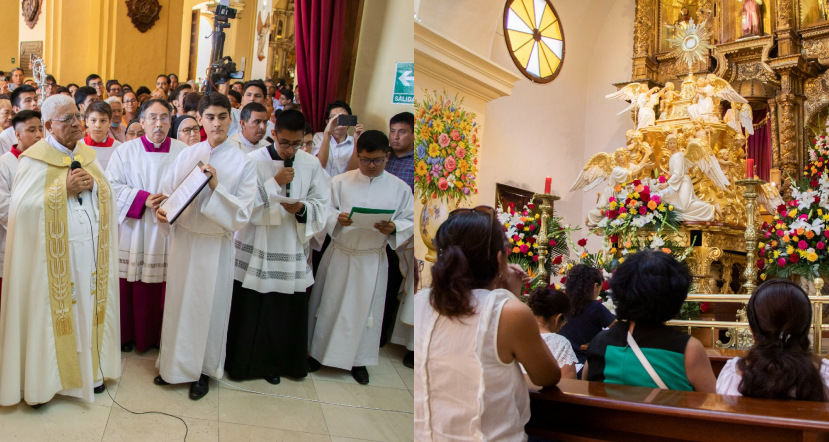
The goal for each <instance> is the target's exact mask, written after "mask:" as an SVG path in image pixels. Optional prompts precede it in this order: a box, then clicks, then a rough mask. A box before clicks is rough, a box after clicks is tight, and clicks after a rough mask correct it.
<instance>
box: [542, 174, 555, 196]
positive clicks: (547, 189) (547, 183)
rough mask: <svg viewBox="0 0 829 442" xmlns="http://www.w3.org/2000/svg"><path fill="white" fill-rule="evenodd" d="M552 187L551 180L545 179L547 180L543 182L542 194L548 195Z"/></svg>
mask: <svg viewBox="0 0 829 442" xmlns="http://www.w3.org/2000/svg"><path fill="white" fill-rule="evenodd" d="M552 186H553V179H552V178H550V177H547V179H545V180H544V193H550V191H551V190H552Z"/></svg>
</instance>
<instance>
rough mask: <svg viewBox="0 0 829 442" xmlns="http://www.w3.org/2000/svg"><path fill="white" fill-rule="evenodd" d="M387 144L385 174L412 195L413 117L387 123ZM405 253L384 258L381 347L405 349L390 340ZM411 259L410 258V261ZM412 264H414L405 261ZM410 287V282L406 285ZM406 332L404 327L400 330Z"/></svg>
mask: <svg viewBox="0 0 829 442" xmlns="http://www.w3.org/2000/svg"><path fill="white" fill-rule="evenodd" d="M389 144H391V155H389V160H388V161H387V162H386V172H388V173H390V174H392V175H394V176H396V177H398V178H400V179H401V180H403V181H404V182H406V184H408V185H409V187H411V188H412V192H414V114H413V113H411V112H401V113H399V114H397V115H395V116H393V117H392V118H391V120H389ZM405 253H408V252H407V247H406V245H403V246H402V247H401V248H400V249H399V250H397V251H395V250H392V248H391V247H389V246H386V257H387V258H388V260H389V276H388V280H387V285H386V306H385V311H384V313H383V330H382V333H381V335H380V346H381V347H382V346H384V345H385V344H386V342H388V341H389V340H392V341H393V342H394V341H397V342H394V343H396V344H402V345H406V344H408V341H409V339H403V340H402V341H401V340H400V339H393V338H392V334H393V332H394V331H395V324H396V323H397V322H399V321H397V314H398V310H399V307H400V300H399V299H398V295H399V294H400V291H401V290H400V288H401V287H400V285H401V284H402V283H403V281H404V280H403V274H402V273H401V272H400V256H399V254H405ZM412 258H413V257H412ZM408 261H411V262H413V261H414V260H413V259H411V260H408ZM406 283H407V284H411V281H406ZM403 327H404V328H405V326H403ZM409 328H411V327H409ZM403 364H404V365H406V366H408V367H410V368H411V367H413V366H414V353H413V352H411V351H410V352H409V354H408V355H407V356H406V358H404V360H403Z"/></svg>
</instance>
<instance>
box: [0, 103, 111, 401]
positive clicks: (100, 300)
mask: <svg viewBox="0 0 829 442" xmlns="http://www.w3.org/2000/svg"><path fill="white" fill-rule="evenodd" d="M43 123H44V126H45V128H46V129H47V131H48V132H49V134H50V135H48V136H47V137H46V139H44V140H40V141H39V142H37V143H36V144H35V145H33V146H32V147H30V148H29V149H27V150H26V152H24V153H22V154H21V155H20V163H19V166H18V169H17V174H16V176H15V183H14V192H13V194H12V199H11V204H10V207H9V223H8V226H9V231H8V236H7V240H6V256H5V262H4V266H3V273H4V274H3V288H2V293H3V296H4V297H6V299H5V300H4V302H3V308H4V314H3V320H2V322H0V329H1V330H0V335H1V336H2V337H3V346H2V347H1V348H0V352H2V354H0V361H1V362H0V363H2V364H3V365H2V368H0V373H2V376H0V405H4V406H8V405H13V404H16V403H18V402H19V401H20V400H21V398H22V399H23V400H25V401H26V403H28V404H29V405H33V406H38V405H40V404H43V403H45V402H49V401H50V400H51V399H52V398H53V397H54V396H55V394H61V395H66V396H73V397H78V398H81V399H82V400H84V401H87V402H93V401H94V394H93V393H103V392H104V391H105V389H106V386H105V385H104V380H105V379H115V378H118V377H120V375H121V354H120V352H119V351H118V349H119V345H120V342H119V341H120V330H119V329H118V322H119V321H118V315H119V304H120V303H119V299H118V273H117V272H115V269H117V268H118V253H117V249H116V248H115V247H116V244H118V212H117V210H116V205H115V201H116V199H117V195H116V194H115V192H114V191H113V189H112V186H111V185H110V183H109V180H108V179H107V177H106V175H105V174H104V173H103V171H102V170H101V166H100V163H99V162H98V160H97V159H96V154H95V151H94V150H93V149H92V148H90V147H89V146H86V145H85V144H83V143H79V142H78V141H79V140H80V139H81V138H83V120H82V117H81V115H80V114H79V113H78V109H77V107H76V106H75V103H74V101H73V100H72V98H70V97H67V96H65V95H60V94H59V95H55V96H52V97H49V98H47V99H46V101H45V102H44V103H43ZM73 162H77V163H79V165H80V168H72V169H71V170H70V165H72V164H73ZM6 309H8V310H7V311H6ZM20 318H28V320H26V321H23V320H20ZM33 321H34V322H33ZM33 325H35V326H34V327H33ZM23 354H25V355H26V357H25V358H23V359H22V360H21V359H20V355H23ZM21 392H22V395H21Z"/></svg>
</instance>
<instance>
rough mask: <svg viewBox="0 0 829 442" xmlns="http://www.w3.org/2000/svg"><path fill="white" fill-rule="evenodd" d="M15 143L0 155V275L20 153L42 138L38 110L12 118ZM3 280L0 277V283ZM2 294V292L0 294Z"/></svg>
mask: <svg viewBox="0 0 829 442" xmlns="http://www.w3.org/2000/svg"><path fill="white" fill-rule="evenodd" d="M11 127H13V128H14V134H15V137H16V138H17V144H15V145H13V146H12V147H11V150H10V151H9V152H6V153H4V154H3V155H0V277H1V276H2V273H3V261H4V256H3V253H4V252H5V251H6V231H7V230H8V228H9V204H10V203H11V202H12V183H14V175H15V174H16V173H17V165H18V162H19V161H20V160H19V159H18V158H19V157H20V154H21V153H23V152H25V151H26V149H28V148H29V147H31V146H34V145H35V144H36V143H37V142H38V141H40V140H42V139H43V123H42V122H41V120H40V112H38V111H33V110H23V111H20V112H18V113H17V115H15V116H14V118H12V125H11ZM2 283H3V280H2V278H0V285H2ZM0 296H2V294H0Z"/></svg>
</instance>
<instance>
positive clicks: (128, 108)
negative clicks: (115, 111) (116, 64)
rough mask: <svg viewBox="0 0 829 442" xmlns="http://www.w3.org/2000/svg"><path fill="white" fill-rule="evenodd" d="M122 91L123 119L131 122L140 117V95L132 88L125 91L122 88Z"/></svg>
mask: <svg viewBox="0 0 829 442" xmlns="http://www.w3.org/2000/svg"><path fill="white" fill-rule="evenodd" d="M122 91H123V92H122V95H121V100H122V101H123V103H124V115H123V116H122V117H121V121H126V122H129V121H132V120H134V119H136V118H138V110H139V107H140V104H139V103H138V95H135V92H133V91H131V90H130V91H125V90H123V89H122ZM125 126H126V125H125Z"/></svg>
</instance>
